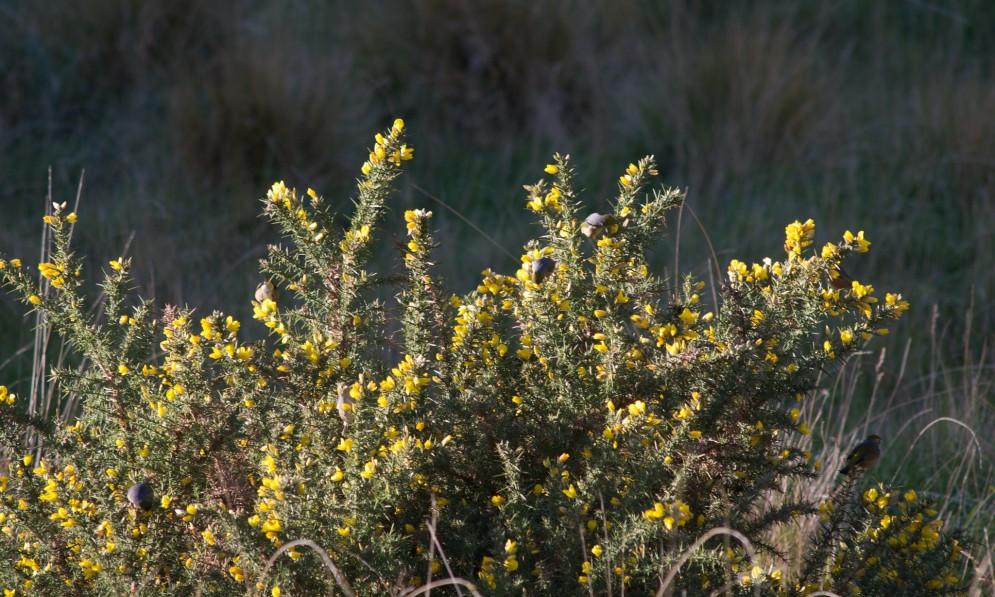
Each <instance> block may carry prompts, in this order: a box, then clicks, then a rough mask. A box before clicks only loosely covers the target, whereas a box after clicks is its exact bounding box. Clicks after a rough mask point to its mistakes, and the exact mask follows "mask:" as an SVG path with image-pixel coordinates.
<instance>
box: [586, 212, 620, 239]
mask: <svg viewBox="0 0 995 597" xmlns="http://www.w3.org/2000/svg"><path fill="white" fill-rule="evenodd" d="M611 223H612V217H611V216H603V215H601V214H599V213H598V212H594V213H593V214H591V215H589V216H587V218H585V219H584V221H583V222H582V223H581V225H580V232H581V234H583V235H584V236H586V237H587V238H595V237H597V236H598V235H599V234H601V231H602V230H604V229H605V226H610V225H611Z"/></svg>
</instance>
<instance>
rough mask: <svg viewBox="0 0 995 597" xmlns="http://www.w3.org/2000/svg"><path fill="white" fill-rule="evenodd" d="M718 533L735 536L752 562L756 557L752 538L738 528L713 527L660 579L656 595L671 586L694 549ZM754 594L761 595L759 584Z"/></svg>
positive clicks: (658, 595) (660, 594) (659, 595)
mask: <svg viewBox="0 0 995 597" xmlns="http://www.w3.org/2000/svg"><path fill="white" fill-rule="evenodd" d="M716 535H726V536H728V537H733V538H735V539H736V540H737V541H739V542H740V543H742V544H743V547H745V548H746V552H747V553H748V554H749V555H750V562H752V561H753V560H754V558H755V557H756V552H755V551H754V550H753V544H751V543H750V540H749V539H747V538H746V535H744V534H743V533H740V532H739V531H737V530H736V529H730V528H729V527H715V528H714V529H711V530H710V531H708V532H707V533H705V534H704V535H702V536H701V537H700V538H699V539H698V540H697V541H695V542H694V543H693V544H692V545H691V547H689V548H687V549H685V550H684V553H683V554H681V557H680V558H679V559H678V560H677V562H675V563H674V565H673V566H671V568H670V572H669V573H667V577H666V578H664V579H663V580H661V581H660V588H659V589H657V591H656V597H663V594H664V591H666V590H667V587H669V586H670V583H672V582H673V581H674V577H675V576H677V573H678V572H679V571H680V569H681V566H683V565H684V562H687V561H688V558H690V557H691V554H692V553H694V550H696V549H698V548H699V547H701V546H702V545H704V544H705V542H706V541H708V540H709V539H711V538H712V537H714V536H716ZM753 594H754V595H760V587H759V586H757V585H754V586H753Z"/></svg>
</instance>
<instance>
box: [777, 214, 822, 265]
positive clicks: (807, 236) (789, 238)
mask: <svg viewBox="0 0 995 597" xmlns="http://www.w3.org/2000/svg"><path fill="white" fill-rule="evenodd" d="M784 235H785V241H784V251H785V252H786V253H787V254H788V260H789V261H796V260H798V259H800V258H801V254H802V250H803V249H805V248H806V247H808V246H810V245H811V244H812V241H813V239H814V238H815V222H814V221H813V220H812V219H811V218H810V219H808V220H805V223H804V224H803V223H801V222H799V221H798V220H795V221H794V222H792V223H790V224H788V225H787V227H785V229H784Z"/></svg>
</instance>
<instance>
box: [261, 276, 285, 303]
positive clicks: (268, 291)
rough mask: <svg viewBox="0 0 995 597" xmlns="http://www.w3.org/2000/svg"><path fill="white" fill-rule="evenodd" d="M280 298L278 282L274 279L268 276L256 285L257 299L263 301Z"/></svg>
mask: <svg viewBox="0 0 995 597" xmlns="http://www.w3.org/2000/svg"><path fill="white" fill-rule="evenodd" d="M278 298H280V291H279V290H278V289H277V287H276V284H274V283H273V280H271V279H269V278H266V279H265V280H263V281H262V282H260V283H259V286H256V300H257V301H259V302H260V303H262V302H263V301H265V300H266V299H270V300H272V301H276V300H277V299H278Z"/></svg>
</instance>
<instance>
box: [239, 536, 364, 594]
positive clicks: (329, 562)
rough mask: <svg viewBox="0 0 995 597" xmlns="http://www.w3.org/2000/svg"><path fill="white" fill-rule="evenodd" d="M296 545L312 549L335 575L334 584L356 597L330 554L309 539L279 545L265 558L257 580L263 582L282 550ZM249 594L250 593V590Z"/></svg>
mask: <svg viewBox="0 0 995 597" xmlns="http://www.w3.org/2000/svg"><path fill="white" fill-rule="evenodd" d="M297 545H305V546H307V547H310V548H311V549H313V550H314V551H315V552H316V553H317V554H318V556H319V557H320V558H321V561H322V562H324V564H325V568H327V569H328V571H329V572H331V573H332V576H334V577H335V582H336V584H338V585H339V588H340V589H342V592H343V593H345V594H346V597H356V591H354V590H353V588H352V585H350V584H349V581H348V579H346V577H345V575H343V574H342V571H341V570H339V568H338V566H336V565H335V562H333V561H332V558H331V556H329V555H328V553H327V552H326V551H325V550H324V549H322V547H321V546H320V545H318V544H317V543H315V542H314V541H311V540H310V539H294V540H293V541H288V542H287V543H284V544H283V545H281V546H280V549H278V550H276V552H275V553H274V554H273V555H271V556H270V557H269V559H268V560H266V566H265V567H264V568H263V573H262V575H260V577H259V582H260V583H261V582H263V580H264V579H265V578H266V575H267V574H269V569H270V567H272V566H273V562H275V561H276V559H277V558H278V557H280V555H281V554H282V553H283V552H285V551H287V550H288V549H290V548H291V547H296V546H297ZM249 594H250V595H251V592H250V593H249Z"/></svg>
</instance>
